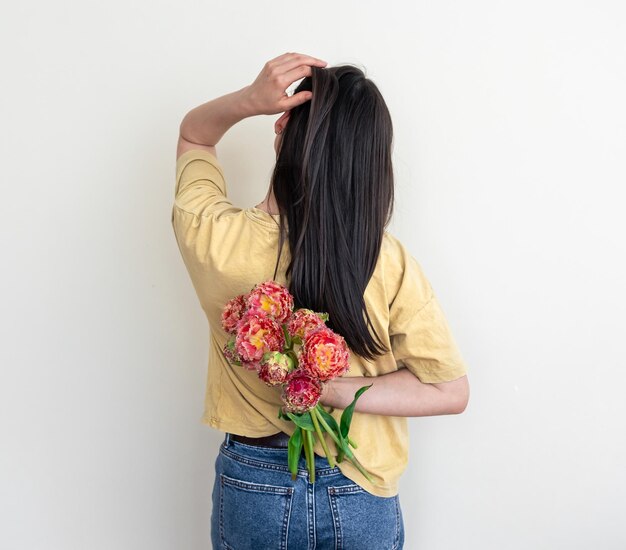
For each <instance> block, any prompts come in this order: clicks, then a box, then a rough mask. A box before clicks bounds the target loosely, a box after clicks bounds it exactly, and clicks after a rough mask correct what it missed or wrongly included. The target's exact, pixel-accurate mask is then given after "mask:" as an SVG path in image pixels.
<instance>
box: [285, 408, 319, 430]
mask: <svg viewBox="0 0 626 550" xmlns="http://www.w3.org/2000/svg"><path fill="white" fill-rule="evenodd" d="M287 416H288V417H289V418H290V419H291V420H292V421H293V423H294V424H295V425H296V426H299V427H300V428H302V429H303V430H307V431H309V432H312V431H314V430H315V426H314V425H313V421H312V420H311V413H309V412H305V413H303V414H293V413H290V412H288V413H287Z"/></svg>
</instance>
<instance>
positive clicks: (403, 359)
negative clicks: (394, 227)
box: [389, 247, 467, 383]
mask: <svg viewBox="0 0 626 550" xmlns="http://www.w3.org/2000/svg"><path fill="white" fill-rule="evenodd" d="M399 266H400V267H401V268H403V270H402V274H401V275H400V284H399V288H398V291H397V293H396V294H395V296H394V297H393V300H392V302H391V304H390V306H389V337H390V341H391V348H392V353H393V356H394V358H395V360H396V362H398V363H401V364H402V365H403V366H405V367H406V368H408V369H409V370H410V371H411V372H412V373H413V374H414V375H415V376H417V377H418V378H419V380H420V381H421V382H424V383H437V382H449V381H451V380H456V379H457V378H460V377H462V376H463V375H465V374H466V373H467V369H466V365H465V362H464V360H463V358H462V356H461V354H460V351H459V349H458V347H457V344H456V342H455V339H454V337H453V335H452V332H451V330H450V326H449V324H448V321H447V319H446V316H445V314H444V312H443V310H442V308H441V305H440V304H439V301H438V300H437V297H436V295H435V293H434V291H433V288H432V286H431V284H430V282H429V281H428V279H427V278H426V276H425V275H424V273H423V271H422V269H421V266H420V265H419V264H418V262H417V261H416V260H415V258H413V256H411V255H410V254H409V253H408V252H407V251H406V249H404V248H403V247H401V259H400V262H399Z"/></svg>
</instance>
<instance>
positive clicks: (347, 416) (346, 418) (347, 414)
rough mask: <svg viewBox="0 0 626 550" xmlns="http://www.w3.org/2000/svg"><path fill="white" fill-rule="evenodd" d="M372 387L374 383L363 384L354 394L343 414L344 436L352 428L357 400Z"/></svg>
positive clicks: (342, 430) (341, 423)
mask: <svg viewBox="0 0 626 550" xmlns="http://www.w3.org/2000/svg"><path fill="white" fill-rule="evenodd" d="M371 387H372V384H370V385H369V386H363V387H362V388H359V389H358V390H357V392H356V393H355V394H354V400H353V401H352V403H350V404H349V405H348V406H347V407H346V408H345V409H344V411H343V413H342V414H341V422H340V425H341V435H342V436H343V437H348V431H349V430H350V424H351V423H352V413H354V407H355V405H356V402H357V400H358V399H359V397H361V395H362V394H363V392H364V391H366V390H369V389H370V388H371ZM346 454H348V453H346Z"/></svg>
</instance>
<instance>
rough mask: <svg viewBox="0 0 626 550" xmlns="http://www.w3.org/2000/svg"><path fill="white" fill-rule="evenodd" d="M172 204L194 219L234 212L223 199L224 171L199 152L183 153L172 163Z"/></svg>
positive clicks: (212, 156)
mask: <svg viewBox="0 0 626 550" xmlns="http://www.w3.org/2000/svg"><path fill="white" fill-rule="evenodd" d="M174 204H175V206H176V207H178V208H179V209H181V210H184V211H185V212H189V213H191V214H195V215H197V216H216V215H218V214H223V213H225V212H228V211H231V210H232V211H234V210H238V209H236V208H234V207H233V205H232V203H231V201H230V199H229V198H228V197H227V195H226V180H225V178H224V171H223V169H222V166H221V165H220V163H219V161H218V160H217V157H216V156H215V155H213V154H212V153H209V152H208V151H205V150H203V149H190V150H188V151H185V152H184V153H183V154H182V155H180V156H179V157H178V159H177V160H176V187H175V191H174Z"/></svg>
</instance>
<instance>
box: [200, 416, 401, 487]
mask: <svg viewBox="0 0 626 550" xmlns="http://www.w3.org/2000/svg"><path fill="white" fill-rule="evenodd" d="M201 422H202V423H203V424H205V425H207V426H209V427H211V428H215V429H217V430H220V431H222V432H224V433H226V432H228V433H231V434H237V435H245V436H247V437H264V436H266V435H272V434H275V433H276V428H275V427H274V428H272V429H271V430H270V431H269V432H268V431H267V430H262V429H259V428H258V427H256V426H243V425H241V424H233V423H231V422H228V421H225V420H221V419H219V418H216V417H214V416H207V415H203V416H202V417H201ZM316 454H317V453H316ZM320 456H324V455H320ZM337 467H338V468H339V469H340V470H341V473H342V474H343V475H344V476H346V477H347V478H348V479H350V480H351V481H353V482H354V483H356V484H357V485H359V486H360V487H362V488H363V489H364V490H366V491H367V492H368V493H371V494H373V495H375V496H379V497H385V498H387V497H394V496H396V495H397V494H398V484H397V483H396V484H391V485H375V484H373V483H371V482H369V481H368V480H367V479H366V478H365V477H364V476H363V474H362V473H361V472H359V471H358V470H357V469H356V467H354V466H352V464H350V463H349V462H348V460H347V459H344V460H343V461H342V462H340V463H338V464H337Z"/></svg>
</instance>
